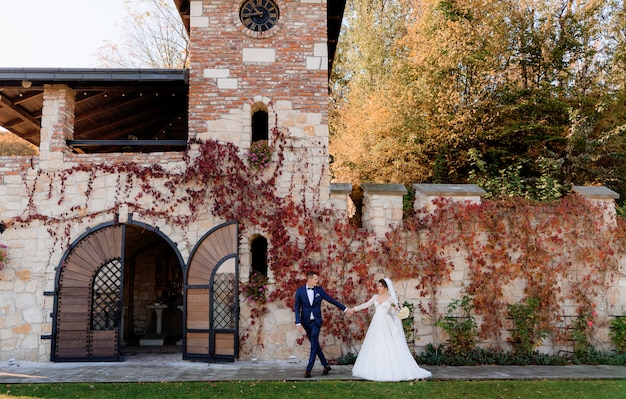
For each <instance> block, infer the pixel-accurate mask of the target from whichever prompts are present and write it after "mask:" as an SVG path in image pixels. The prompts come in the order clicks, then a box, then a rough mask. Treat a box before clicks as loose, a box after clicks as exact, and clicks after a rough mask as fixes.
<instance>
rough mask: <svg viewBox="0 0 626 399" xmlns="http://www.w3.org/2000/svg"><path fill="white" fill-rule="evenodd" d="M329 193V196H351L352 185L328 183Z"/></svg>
mask: <svg viewBox="0 0 626 399" xmlns="http://www.w3.org/2000/svg"><path fill="white" fill-rule="evenodd" d="M330 193H331V194H351V193H352V184H351V183H330Z"/></svg>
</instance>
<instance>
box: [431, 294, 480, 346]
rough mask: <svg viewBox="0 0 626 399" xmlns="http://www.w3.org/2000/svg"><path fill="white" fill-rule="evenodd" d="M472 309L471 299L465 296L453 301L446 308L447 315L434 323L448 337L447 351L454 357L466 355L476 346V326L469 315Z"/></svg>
mask: <svg viewBox="0 0 626 399" xmlns="http://www.w3.org/2000/svg"><path fill="white" fill-rule="evenodd" d="M473 308H474V304H473V303H472V298H471V297H469V296H467V295H464V296H463V298H461V299H453V300H452V302H450V304H449V305H448V307H447V312H446V313H447V314H446V315H445V316H444V317H442V318H440V319H439V320H437V322H436V323H435V325H436V326H438V327H441V328H443V330H444V331H445V332H447V333H448V335H449V336H450V348H449V350H450V351H452V353H454V354H456V355H460V354H462V353H467V352H469V351H471V350H472V349H474V346H476V336H477V335H478V326H477V324H476V320H475V319H474V316H472V315H471V311H472V309H473Z"/></svg>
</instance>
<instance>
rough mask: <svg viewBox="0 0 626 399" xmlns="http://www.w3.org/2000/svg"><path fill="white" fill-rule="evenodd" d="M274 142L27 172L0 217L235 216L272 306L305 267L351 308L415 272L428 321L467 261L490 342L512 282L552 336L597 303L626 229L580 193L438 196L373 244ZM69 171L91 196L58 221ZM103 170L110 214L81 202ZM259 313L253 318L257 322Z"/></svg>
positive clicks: (61, 240)
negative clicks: (264, 247) (253, 247)
mask: <svg viewBox="0 0 626 399" xmlns="http://www.w3.org/2000/svg"><path fill="white" fill-rule="evenodd" d="M272 137H273V141H272V145H271V149H270V150H271V154H272V163H271V165H270V166H269V167H268V168H265V169H259V168H258V167H257V166H255V165H253V166H252V167H251V166H250V165H249V164H248V161H247V158H246V155H245V154H240V151H239V149H238V148H237V147H236V146H234V145H233V144H224V143H218V142H217V141H213V140H208V141H201V140H192V141H191V142H190V143H189V146H188V149H187V151H186V152H185V154H184V156H183V160H184V164H185V166H184V168H182V170H177V171H170V170H165V169H164V168H163V167H161V166H160V165H159V164H158V163H155V164H153V165H149V166H143V165H140V164H137V163H135V162H133V161H131V160H129V161H127V162H119V163H114V164H106V163H98V164H80V165H77V166H74V167H72V168H70V169H67V170H62V171H54V172H48V171H42V170H38V171H37V174H36V177H35V178H34V179H29V178H27V177H26V175H25V176H24V178H23V181H24V185H25V188H26V190H27V195H28V206H27V209H26V210H25V211H24V213H23V214H22V215H21V216H19V217H16V218H13V219H12V220H8V221H5V223H6V224H7V225H8V226H10V227H14V228H17V227H20V226H26V225H28V224H30V223H33V222H41V223H42V224H43V226H45V228H46V229H47V231H48V233H49V234H50V235H51V236H52V237H54V239H55V243H54V245H55V247H57V246H59V245H61V246H63V247H65V248H66V247H67V246H69V243H70V240H71V239H72V237H71V234H70V231H71V229H70V227H71V226H72V224H74V223H82V222H83V221H85V220H90V219H93V218H95V217H97V216H99V215H102V214H107V215H111V217H113V216H114V214H115V212H116V211H117V210H118V209H119V206H120V205H128V207H129V211H130V212H133V213H137V214H139V215H141V216H142V217H145V218H148V219H152V220H162V221H165V222H167V223H169V224H171V225H175V226H178V227H179V228H180V229H181V230H184V229H185V226H186V225H188V224H189V223H190V222H193V221H195V220H197V219H198V217H201V216H202V215H203V214H205V213H206V212H209V213H211V214H212V215H214V216H218V217H220V218H222V219H224V220H238V221H239V224H240V230H241V234H242V236H247V234H248V233H249V232H252V231H255V232H262V234H264V235H265V236H266V238H268V242H269V244H270V245H269V249H268V252H269V253H268V262H269V267H270V269H271V271H272V273H273V275H274V277H275V281H276V283H275V284H274V285H273V286H272V287H270V290H271V292H270V293H269V297H268V299H269V300H270V301H272V302H278V303H282V304H284V305H285V306H287V307H292V306H293V295H294V292H295V289H296V288H297V286H299V285H301V284H302V283H303V280H304V273H305V271H306V270H307V269H315V270H318V272H319V273H320V276H321V278H322V284H323V286H324V287H325V289H326V290H327V291H328V292H329V294H330V295H332V296H334V297H337V298H338V299H340V300H341V301H342V302H344V303H346V304H347V305H349V306H352V305H355V304H358V303H361V302H363V301H365V300H366V299H368V298H369V296H370V295H372V294H373V293H374V292H375V285H376V280H377V279H378V278H381V277H383V276H387V277H390V278H392V279H396V280H398V279H399V280H403V279H417V281H418V284H417V287H416V288H417V289H418V290H419V292H420V293H421V295H422V297H424V299H425V303H419V304H417V305H418V308H419V309H420V310H421V311H422V312H423V313H424V314H426V315H429V316H431V318H432V320H433V321H434V320H435V319H436V318H437V316H438V314H439V310H438V309H439V304H438V294H439V289H440V287H442V286H443V285H445V284H449V283H450V276H451V273H452V272H453V271H454V270H455V268H457V267H460V266H461V265H460V264H458V263H459V262H461V261H462V262H463V263H466V264H467V265H468V266H469V272H468V274H467V281H465V282H464V289H465V291H466V293H467V294H470V295H471V296H472V297H473V300H474V305H475V311H476V313H477V314H479V315H481V316H482V324H481V332H482V335H483V337H485V338H495V339H500V338H501V334H502V330H503V326H504V320H505V319H506V306H507V303H506V302H507V301H506V298H505V295H504V291H503V290H504V287H505V286H507V285H509V284H511V283H513V282H518V283H521V284H522V285H523V286H524V287H525V289H524V292H523V295H524V296H525V297H538V298H541V307H540V308H541V312H542V314H541V317H542V320H543V321H544V323H545V324H546V325H547V326H549V327H550V328H551V329H552V331H554V332H556V331H557V330H558V328H557V327H558V324H559V323H560V321H561V316H562V304H563V303H564V302H565V301H571V302H573V303H575V304H576V306H577V307H578V309H579V311H581V312H582V311H583V310H586V309H589V307H590V306H591V305H592V304H593V303H594V301H598V300H601V298H602V295H603V294H604V293H605V292H606V290H607V288H608V287H609V286H610V284H611V282H612V279H613V277H614V275H615V273H616V272H617V270H618V260H617V254H618V251H620V250H621V249H622V247H623V243H624V242H625V240H624V236H625V234H624V231H625V229H624V226H623V225H622V224H621V223H620V224H619V225H618V226H617V227H607V226H605V225H603V224H602V223H601V221H602V213H601V211H600V210H598V209H597V208H596V207H594V206H592V205H591V204H590V203H588V202H587V201H585V200H584V199H583V198H581V197H579V196H577V195H570V196H568V197H566V198H564V199H562V200H560V201H557V202H555V203H552V204H541V203H534V202H529V201H526V200H522V199H519V198H515V199H509V200H499V201H495V200H489V201H484V202H483V203H482V204H468V203H459V202H451V201H446V200H443V199H439V200H436V201H435V205H436V210H435V211H434V212H429V213H426V212H419V213H417V214H416V215H414V216H411V217H409V218H407V219H405V220H404V223H403V225H402V226H401V227H399V228H397V229H395V230H393V231H392V232H390V233H389V234H387V236H386V238H385V239H383V240H378V239H377V238H376V237H375V235H374V234H373V232H371V231H368V230H365V229H361V228H359V227H358V226H353V225H351V224H350V223H349V221H348V220H345V219H340V218H338V217H337V215H336V213H335V212H334V210H333V209H329V208H322V205H321V204H320V201H319V196H317V197H314V200H313V201H312V203H311V201H310V200H307V199H306V198H307V196H306V194H307V193H306V187H309V186H311V185H313V184H309V183H310V182H308V181H307V178H306V176H307V173H306V172H307V169H308V168H309V165H308V164H307V162H306V159H307V156H308V151H311V150H309V149H306V148H304V147H297V146H295V145H294V144H293V143H292V142H291V141H290V138H289V137H288V135H287V134H286V132H284V131H282V130H280V129H274V130H273V132H272ZM286 152H291V153H293V154H295V156H296V157H297V158H298V159H300V160H301V162H296V163H295V164H296V165H298V167H299V168H300V169H298V170H296V171H295V173H294V175H293V177H292V183H291V190H290V192H291V193H292V195H290V196H287V197H282V196H279V195H278V194H277V191H276V183H277V179H278V178H279V177H280V176H281V174H282V173H283V170H284V160H285V153H286ZM292 172H293V171H292ZM75 174H87V176H88V182H87V184H86V186H85V187H84V191H83V192H82V193H80V194H82V195H83V196H84V197H85V198H86V199H87V200H86V201H83V202H81V203H80V205H75V206H73V207H71V208H70V209H68V210H67V211H66V212H64V213H62V214H59V215H56V216H49V213H48V211H47V210H43V211H42V210H41V206H43V205H40V204H39V203H38V201H37V200H36V197H37V191H38V190H39V187H40V185H41V184H47V186H46V187H47V190H48V192H47V198H48V199H51V198H53V196H54V197H58V198H59V200H58V204H59V205H61V204H62V203H63V202H64V201H69V199H68V198H67V195H66V194H65V192H66V188H67V185H68V179H69V178H70V177H71V176H72V175H75ZM105 175H115V176H116V190H115V198H116V201H115V203H114V204H113V205H112V206H111V207H109V208H107V209H99V210H93V209H89V207H88V205H87V204H88V203H89V201H88V199H89V198H90V197H91V196H92V195H93V192H94V183H95V181H96V180H97V179H98V178H101V177H103V176H105ZM296 181H299V182H301V183H304V184H301V185H297V184H296ZM313 183H315V182H313ZM128 193H133V194H132V195H130V196H129V194H128ZM146 199H149V201H148V200H146ZM142 203H143V204H146V203H149V204H151V205H149V206H145V205H144V206H141V205H140V204H142ZM459 256H460V257H461V260H459ZM564 282H566V283H567V285H568V288H569V289H568V290H567V292H568V293H567V294H566V293H565V292H564V290H562V286H563V283H564ZM262 306H266V305H265V304H263V305H262ZM264 310H265V309H263V311H259V312H253V315H256V317H263V316H262V315H263V314H264V313H265V311H264ZM328 318H329V319H330V320H329V322H328V323H327V329H328V330H329V331H328V332H329V333H330V334H333V335H335V336H336V337H338V338H340V339H341V340H343V341H344V342H346V343H347V345H348V347H350V346H351V342H352V340H360V339H362V337H363V334H364V331H365V330H366V329H365V328H364V327H365V324H366V321H367V315H365V314H360V315H359V314H358V315H355V316H353V317H351V318H344V316H343V314H341V313H340V312H335V311H329V312H328Z"/></svg>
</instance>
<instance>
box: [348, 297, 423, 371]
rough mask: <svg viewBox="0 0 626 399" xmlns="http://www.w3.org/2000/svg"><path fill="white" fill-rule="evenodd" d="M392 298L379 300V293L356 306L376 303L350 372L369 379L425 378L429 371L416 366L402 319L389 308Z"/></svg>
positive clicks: (358, 308) (357, 308)
mask: <svg viewBox="0 0 626 399" xmlns="http://www.w3.org/2000/svg"><path fill="white" fill-rule="evenodd" d="M392 302H393V301H392V299H391V298H389V299H388V300H387V301H385V302H383V303H378V295H374V296H373V297H372V299H370V300H369V301H367V302H366V303H364V304H362V305H359V306H357V307H355V308H354V309H355V310H357V311H358V310H362V309H365V308H367V307H370V306H371V305H372V304H374V305H375V306H376V312H375V313H374V317H373V318H372V321H371V323H370V326H369V329H368V330H367V334H365V339H364V340H363V345H362V346H361V351H360V352H359V355H358V357H357V359H356V362H355V363H354V367H353V368H352V375H353V376H355V377H359V378H364V379H366V380H372V381H407V380H417V379H422V378H428V377H430V376H431V373H430V371H428V370H424V369H423V368H421V367H420V366H418V365H417V363H416V362H415V359H414V358H413V355H412V354H411V351H410V350H409V346H408V345H407V343H406V337H405V336H404V331H403V329H402V322H401V321H400V319H398V317H397V316H396V313H397V310H396V309H394V308H392V307H391V304H392Z"/></svg>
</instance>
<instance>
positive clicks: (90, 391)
mask: <svg viewBox="0 0 626 399" xmlns="http://www.w3.org/2000/svg"><path fill="white" fill-rule="evenodd" d="M625 397H626V380H593V381H424V382H415V383H413V382H401V383H374V382H364V381H311V382H308V381H307V382H289V381H282V382H275V381H272V382H267V381H260V382H250V381H245V382H241V381H239V382H206V383H202V382H177V383H123V384H118V383H108V384H2V385H0V399H16V398H19V399H33V398H39V399H48V398H50V399H52V398H64V399H65V398H80V399H83V398H88V399H100V398H102V399H104V398H106V399H114V398H120V399H122V398H123V399H135V398H142V399H144V398H155V399H157V398H159V399H160V398H164V399H177V398H185V399H189V398H239V399H248V398H258V399H266V398H299V399H300V398H315V399H324V398H329V399H331V398H332V399H335V398H341V399H348V398H397V399H410V398H419V399H444V398H445V399H448V398H449V399H465V398H476V399H485V398H496V399H524V398H528V399H541V398H550V399H560V398H563V399H585V398H598V399H613V398H614V399H618V398H619V399H623V398H625Z"/></svg>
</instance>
